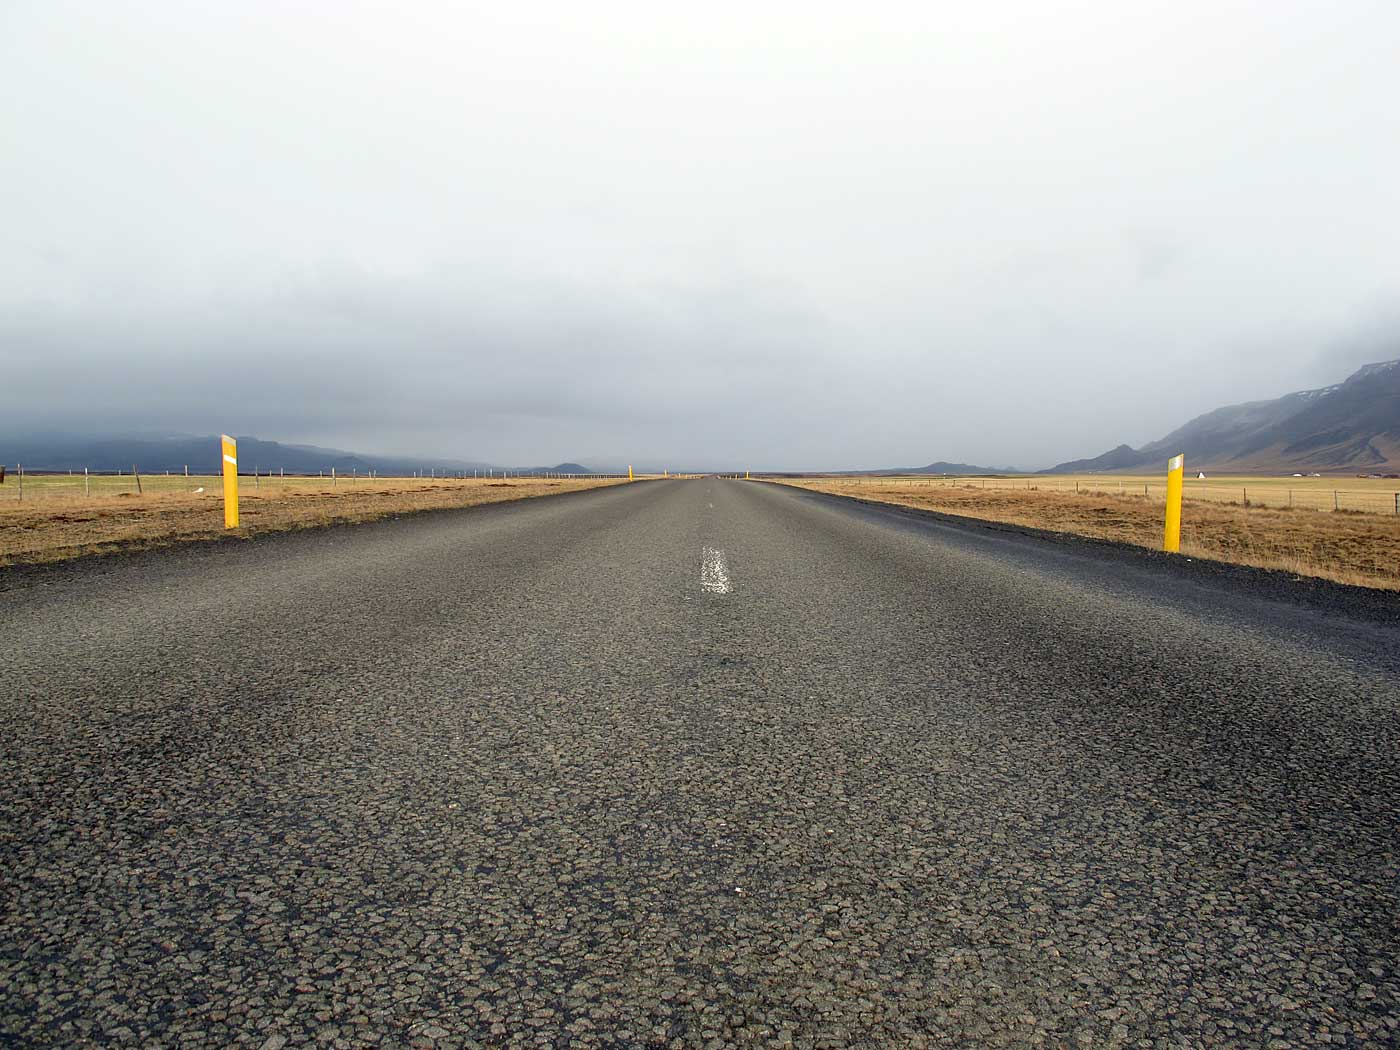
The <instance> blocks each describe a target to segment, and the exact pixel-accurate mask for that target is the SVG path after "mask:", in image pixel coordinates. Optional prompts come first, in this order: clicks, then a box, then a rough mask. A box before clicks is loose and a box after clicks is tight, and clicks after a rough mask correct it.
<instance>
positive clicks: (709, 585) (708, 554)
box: [700, 547, 730, 594]
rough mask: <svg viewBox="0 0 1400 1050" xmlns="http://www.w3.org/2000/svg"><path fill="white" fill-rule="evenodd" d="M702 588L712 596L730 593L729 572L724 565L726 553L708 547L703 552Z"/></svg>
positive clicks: (701, 560)
mask: <svg viewBox="0 0 1400 1050" xmlns="http://www.w3.org/2000/svg"><path fill="white" fill-rule="evenodd" d="M700 586H701V587H702V588H704V589H705V590H707V591H709V592H710V593H711V594H728V593H729V587H730V584H729V570H728V569H727V568H725V565H724V551H722V550H719V549H718V548H715V547H706V548H705V549H704V550H703V551H702V552H701V556H700Z"/></svg>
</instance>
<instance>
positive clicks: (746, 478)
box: [744, 470, 752, 481]
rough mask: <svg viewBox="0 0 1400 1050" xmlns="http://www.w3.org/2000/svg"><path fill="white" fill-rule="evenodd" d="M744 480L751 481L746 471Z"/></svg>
mask: <svg viewBox="0 0 1400 1050" xmlns="http://www.w3.org/2000/svg"><path fill="white" fill-rule="evenodd" d="M744 480H745V481H750V480H752V479H751V478H750V477H749V472H748V471H747V470H746V471H744Z"/></svg>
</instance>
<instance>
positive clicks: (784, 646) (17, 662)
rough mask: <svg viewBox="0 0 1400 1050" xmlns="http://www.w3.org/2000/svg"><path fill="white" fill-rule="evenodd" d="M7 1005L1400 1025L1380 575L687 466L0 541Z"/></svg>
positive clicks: (448, 1022) (1352, 1038) (1148, 1028)
mask: <svg viewBox="0 0 1400 1050" xmlns="http://www.w3.org/2000/svg"><path fill="white" fill-rule="evenodd" d="M0 661H3V662H0V668H3V674H0V715H2V716H3V719H4V732H3V736H0V868H2V870H0V1044H4V1045H21V1046H65V1047H68V1046H71V1047H86V1046H133V1047H136V1046H139V1047H169V1048H187V1047H224V1046H243V1047H253V1048H267V1050H275V1048H278V1047H284V1046H285V1047H291V1046H328V1047H359V1046H380V1047H410V1046H412V1047H466V1046H530V1047H595V1046H596V1047H650V1046H657V1047H663V1046H664V1047H706V1048H721V1047H729V1046H786V1045H791V1046H795V1047H846V1046H853V1047H854V1046H860V1047H876V1046H888V1047H918V1046H943V1045H955V1046H972V1047H981V1046H1033V1045H1041V1046H1047V1047H1089V1046H1095V1047H1100V1046H1111V1047H1119V1046H1123V1047H1152V1048H1157V1047H1163V1048H1166V1047H1171V1048H1177V1047H1292V1046H1321V1045H1329V1046H1384V1045H1395V1044H1397V1043H1400V999H1398V998H1397V995H1398V994H1400V979H1398V978H1397V972H1396V971H1397V966H1400V926H1398V925H1397V923H1400V919H1397V916H1400V881H1398V878H1400V830H1397V829H1398V828H1400V822H1397V816H1398V815H1400V813H1398V812H1397V811H1400V746H1397V745H1400V740H1397V736H1398V735H1400V734H1397V726H1400V602H1397V600H1396V599H1394V598H1393V597H1389V596H1384V595H1377V594H1374V593H1368V592H1360V591H1354V590H1348V589H1346V588H1342V587H1334V586H1332V585H1324V584H1307V583H1301V582H1298V583H1295V582H1292V581H1289V580H1287V579H1282V578H1280V577H1277V576H1271V575H1269V574H1262V573H1255V572H1251V571H1248V570H1233V569H1226V568H1223V567H1218V566H1211V565H1203V564H1201V563H1192V562H1186V561H1185V560H1182V559H1171V558H1166V557H1163V556H1158V555H1154V554H1151V553H1150V552H1139V551H1131V550H1124V549H1119V548H1112V547H1108V546H1106V545H1097V544H1092V543H1088V542H1084V541H1077V540H1070V539H1054V538H1050V537H1046V536H1042V535H1035V534H1030V533H1027V532H1025V531H1018V530H1015V529H1009V528H1006V527H993V526H979V525H975V524H966V523H963V524H959V523H956V522H953V521H948V520H944V519H939V518H937V517H935V516H931V515H927V514H919V513H916V512H908V511H901V510H897V509H894V508H879V507H872V506H867V505H864V504H860V503H856V502H852V501H841V500H839V499H837V498H835V497H827V496H821V495H817V494H813V493H805V492H799V491H796V490H793V489H786V488H781V487H777V486H772V485H767V484H759V483H744V482H740V481H726V480H719V479H714V478H705V479H698V480H688V481H670V482H648V483H640V484H636V485H630V486H624V487H619V488H610V489H604V490H597V491H592V492H586V493H580V494H575V495H568V496H561V497H557V498H550V499H538V500H528V501H524V502H520V503H515V504H505V505H496V506H490V507H485V508H474V509H470V510H465V511H449V512H438V513H431V514H424V515H419V516H411V517H405V518H402V519H398V520H390V521H383V522H379V523H376V524H371V525H365V526H357V527H342V528H330V529H325V530H318V531H310V532H304V533H296V534H286V535H280V536H270V537H264V538H261V539H258V540H257V541H255V542H250V543H241V542H224V543H217V544H206V545H198V546H191V547H185V548H176V549H170V550H164V551H153V552H148V553H142V554H135V555H128V556H120V557H110V558H102V559H95V560H88V561H83V562H77V563H73V564H70V565H67V566H54V567H47V568H42V567H41V568H27V569H12V570H9V571H0Z"/></svg>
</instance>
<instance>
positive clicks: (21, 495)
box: [15, 463, 24, 503]
mask: <svg viewBox="0 0 1400 1050" xmlns="http://www.w3.org/2000/svg"><path fill="white" fill-rule="evenodd" d="M15 470H17V471H19V501H20V502H21V503H23V502H24V464H23V463H16V464H15Z"/></svg>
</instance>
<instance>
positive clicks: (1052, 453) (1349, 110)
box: [0, 0, 1400, 469]
mask: <svg viewBox="0 0 1400 1050" xmlns="http://www.w3.org/2000/svg"><path fill="white" fill-rule="evenodd" d="M1397 54H1400V4H1397V3H1395V2H1394V0H1383V2H1375V3H1371V2H1362V0H1316V2H1290V0H1258V2H1252V3H1241V2H1230V0H1164V2H1150V3H1147V2H1134V0H1095V2H1058V3H1047V2H1045V0H977V2H961V3H956V4H947V3H937V2H928V0H924V2H920V3H911V4H885V3H879V2H875V3H862V4H857V3H849V2H843V3H837V4H830V5H828V4H822V3H812V2H810V0H808V2H803V3H792V4H767V3H762V2H756V0H745V2H742V3H728V2H722V0H721V2H715V0H708V2H706V3H703V4H686V5H679V4H665V3H660V4H659V3H656V2H654V0H651V2H645V3H644V2H636V3H614V2H609V0H593V2H591V3H583V4H580V3H558V4H538V3H532V2H528V0H526V2H522V0H511V2H509V3H502V2H499V0H494V2H491V3H481V4H477V3H442V4H429V3H416V2H413V0H394V2H385V3H353V2H346V0H337V2H334V3H331V2H327V3H323V4H312V3H295V2H291V0H279V2H266V3H263V2H258V0H238V2H237V3H233V2H228V0H221V2H218V3H200V2H195V0H164V2H151V3H127V2H121V0H93V2H90V3H69V2H62V0H36V2H33V3H30V2H26V0H0V215H3V225H0V366H2V367H3V376H0V433H3V432H9V433H14V432H15V431H16V430H23V429H36V428H42V429H69V430H81V431H84V432H93V431H99V432H113V433H116V432H123V433H125V432H131V431H137V430H140V431H156V432H164V431H170V432H187V433H201V434H202V433H211V432H217V431H220V430H224V431H230V432H235V433H241V434H256V435H258V436H260V437H266V438H271V439H280V440H292V441H305V442H314V443H320V444H330V445H335V446H338V447H343V448H351V449H354V450H359V451H367V452H385V453H387V452H394V453H418V454H422V455H439V456H461V457H471V458H480V459H486V460H491V461H495V462H502V463H537V462H556V461H558V460H561V459H565V458H571V459H572V458H584V457H593V458H599V457H623V458H626V459H636V460H638V461H645V462H657V463H660V462H662V461H665V462H667V463H669V464H671V465H677V466H679V465H695V466H713V467H717V468H718V467H726V466H729V467H745V466H749V467H753V468H756V469H757V468H848V467H869V466H891V465H915V464H922V463H926V462H929V461H930V460H934V459H947V460H963V461H971V462H975V463H980V464H992V465H1002V464H1007V463H1011V464H1016V465H1019V466H1024V467H1043V466H1048V465H1050V464H1052V463H1054V462H1057V461H1060V460H1064V459H1069V458H1073V457H1078V456H1085V455H1093V454H1097V453H1099V452H1102V451H1105V450H1106V449H1108V448H1110V447H1112V446H1114V445H1116V444H1118V443H1119V442H1123V441H1127V442H1129V443H1131V444H1140V443H1142V442H1145V441H1148V440H1151V439H1154V438H1158V437H1161V436H1162V435H1163V434H1164V433H1165V432H1167V431H1168V430H1170V429H1172V428H1173V427H1175V426H1176V425H1177V424H1179V423H1182V422H1184V421H1185V420H1186V419H1187V418H1188V417H1190V416H1192V415H1195V414H1197V413H1199V412H1201V411H1204V410H1207V409H1211V408H1215V407H1217V406H1218V405H1221V404H1224V403H1227V402H1231V401H1239V400H1249V399H1254V398H1261V397H1269V396H1275V395H1278V394H1281V393H1284V392H1287V391H1288V390H1292V389H1296V388H1300V387H1307V386H1316V385H1322V384H1324V383H1327V382H1331V381H1335V380H1337V379H1339V378H1341V377H1342V376H1343V375H1345V374H1346V373H1347V372H1348V371H1350V370H1351V369H1352V368H1353V367H1354V366H1355V365H1356V364H1359V363H1362V362H1364V361H1366V360H1371V359H1375V358H1378V357H1400V312H1398V311H1397V304H1400V116H1398V115H1397V114H1400V106H1397V99H1400V61H1397ZM0 458H3V457H0Z"/></svg>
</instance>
